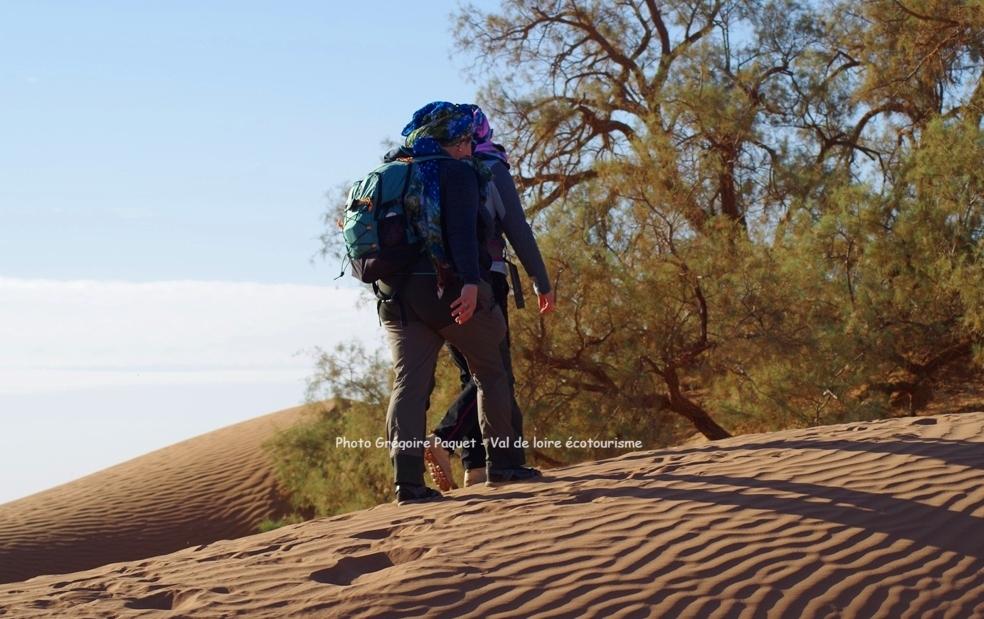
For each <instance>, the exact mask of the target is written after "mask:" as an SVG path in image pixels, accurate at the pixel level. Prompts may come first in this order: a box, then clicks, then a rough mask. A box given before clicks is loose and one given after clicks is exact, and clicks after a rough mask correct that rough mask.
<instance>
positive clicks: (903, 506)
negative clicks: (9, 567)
mask: <svg viewBox="0 0 984 619" xmlns="http://www.w3.org/2000/svg"><path fill="white" fill-rule="evenodd" d="M176 474H179V473H178V471H174V470H173V469H172V470H171V472H170V473H168V475H176ZM159 475H160V478H161V479H163V478H164V477H165V472H164V471H161V472H160V473H159ZM185 483H203V482H201V481H200V480H199V481H196V480H195V479H186V480H185ZM133 491H136V489H134V490H133ZM198 493H200V494H201V493H205V491H204V490H200V491H198ZM119 496H120V497H125V496H127V495H126V494H120V495H119ZM110 508H111V503H109V502H107V503H105V504H104V506H103V509H105V510H109V509H110ZM182 509H183V508H182V507H181V506H180V505H177V504H176V505H175V506H174V507H173V515H174V518H176V519H177V518H180V517H181V514H182ZM216 509H217V510H220V511H222V512H228V511H229V510H230V506H229V505H227V504H225V503H224V502H221V501H216ZM246 520H249V519H244V521H246ZM90 522H92V523H93V524H92V525H90V528H89V532H88V534H89V535H96V534H97V533H99V531H98V529H97V527H96V524H98V523H102V525H103V526H105V527H107V528H108V527H109V525H110V524H111V523H113V522H117V521H115V520H114V519H112V518H110V517H109V515H108V511H107V513H106V514H105V515H104V516H103V517H102V518H99V517H98V515H97V516H96V517H91V520H90ZM19 526H21V527H30V526H40V525H38V524H33V525H32V522H30V521H23V522H21V523H20V525H19ZM65 526H66V527H68V526H71V525H70V523H69V522H66V523H65ZM107 533H108V532H107ZM71 559H72V557H71V555H70V554H68V553H65V555H64V560H65V561H66V564H67V562H68V561H70V560H71ZM5 567H6V565H5ZM161 611H170V612H161ZM3 613H6V614H7V615H8V616H16V617H20V616H32V617H33V616H56V617H65V616H72V617H98V616H113V617H116V616H120V617H138V616H151V617H152V616H159V615H160V616H189V617H228V616H248V617H283V616H305V615H306V616H314V617H329V616H347V617H348V616H353V617H369V616H400V615H404V616H424V615H433V616H448V617H462V616H482V617H496V616H510V617H534V616H536V617H582V616H595V617H650V616H655V617H984V413H967V414H960V415H956V414H954V415H941V416H936V417H921V418H914V417H910V418H902V419H891V420H884V421H876V422H863V423H861V422H859V423H852V424H847V425H839V426H828V427H819V428H811V429H804V430H792V431H785V432H777V433H772V434H759V435H746V436H741V437H737V438H734V439H729V440H725V441H719V442H715V443H710V444H707V445H700V446H686V447H677V448H671V449H663V450H658V451H648V452H640V453H632V454H628V455H625V456H621V457H618V458H614V459H611V460H606V461H602V462H594V463H586V464H580V465H576V466H569V467H566V468H559V469H553V470H550V471H548V472H547V477H546V478H545V479H544V480H543V481H540V482H531V483H523V484H514V485H509V486H504V487H500V488H485V487H480V488H467V489H462V490H457V491H454V492H453V493H451V494H450V495H449V497H448V498H447V499H446V500H444V501H441V502H438V503H428V504H418V505H410V506H396V505H392V504H387V505H381V506H378V507H375V508H373V509H370V510H366V511H362V512H356V513H352V514H346V515H343V516H338V517H334V518H326V519H320V520H315V521H311V522H306V523H302V524H297V525H291V526H287V527H284V528H281V529H278V530H275V531H271V532H269V533H264V534H260V535H253V536H249V537H245V538H242V539H236V540H226V541H218V542H214V543H211V544H201V545H197V546H192V547H189V548H186V549H184V550H180V551H178V552H174V553H172V554H168V555H163V556H156V557H152V558H146V559H143V560H139V561H130V562H123V563H116V564H112V565H106V566H103V567H99V568H96V569H91V570H89V571H85V572H79V573H74V574H70V575H65V576H41V577H37V578H34V579H31V580H28V581H26V582H20V583H12V584H6V585H2V586H0V614H3Z"/></svg>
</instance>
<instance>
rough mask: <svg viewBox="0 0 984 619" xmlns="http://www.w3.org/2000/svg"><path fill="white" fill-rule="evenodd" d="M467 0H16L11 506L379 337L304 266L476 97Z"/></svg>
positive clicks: (274, 403) (270, 400)
mask: <svg viewBox="0 0 984 619" xmlns="http://www.w3.org/2000/svg"><path fill="white" fill-rule="evenodd" d="M456 4H457V3H456V2H453V1H451V0H427V1H424V2H403V1H398V0H387V1H361V2H328V1H317V2H315V1H290V2H274V1H269V2H251V1H242V0H235V1H232V0H225V1H217V0H194V1H192V0H183V1H178V0H167V1H164V0H159V1H150V0H148V1H137V2H134V1H130V0H127V1H108V0H106V1H99V0H93V1H90V2H72V1H70V0H64V1H61V2H52V1H45V0H6V1H3V2H0V421H2V423H3V427H4V430H3V431H2V432H0V503H3V502H4V501H8V500H11V499H14V498H16V497H18V496H23V495H26V494H29V493H32V492H36V491H38V490H41V489H43V488H46V487H49V486H51V485H53V484H56V483H60V482H64V481H68V480H71V479H73V478H76V477H78V476H80V475H83V474H85V473H89V472H92V471H95V470H97V469H99V468H103V467H105V466H109V465H111V464H114V463H116V462H119V461H122V460H125V459H127V458H130V457H134V456H137V455H140V454H142V453H145V452H147V451H150V450H151V449H154V448H157V447H162V446H164V445H166V444H169V443H172V442H175V441H177V440H180V439H183V438H187V437H189V436H193V435H195V434H198V433H201V432H205V431H207V430H211V429H214V428H217V427H220V426H223V425H226V424H229V423H231V422H234V421H238V420H242V419H246V418H249V417H253V416H256V415H260V414H263V413H267V412H271V411H273V410H276V409H279V408H284V407H288V406H292V405H294V404H297V403H299V402H300V401H301V400H302V399H303V391H304V389H303V387H304V378H305V377H306V376H307V375H309V374H310V373H311V372H312V369H313V361H312V360H311V358H310V355H309V354H303V353H301V351H303V350H304V349H307V348H310V347H312V346H317V345H320V346H323V347H326V348H330V347H331V346H332V345H333V344H334V343H336V342H338V341H340V340H342V339H346V340H348V339H351V338H352V337H353V335H356V336H359V337H361V338H362V339H364V340H365V341H367V342H368V343H369V344H370V345H372V343H373V342H374V341H375V342H376V343H377V344H378V342H379V337H380V336H379V334H378V325H377V322H376V318H375V316H374V313H373V311H372V307H371V306H369V307H357V306H356V304H355V302H354V300H355V298H356V295H357V294H358V293H357V291H356V290H355V285H354V283H353V282H354V280H352V278H348V277H346V278H345V279H343V280H341V281H342V282H343V284H342V285H343V286H344V287H343V288H341V289H335V288H333V287H331V286H332V285H336V283H335V282H334V281H333V278H334V276H335V275H336V274H337V271H338V265H337V264H336V263H325V262H317V263H315V264H313V265H312V264H311V262H310V259H311V257H312V256H313V255H314V254H315V253H316V252H317V250H318V247H319V243H318V241H317V237H318V235H319V234H320V232H321V223H320V216H321V215H322V214H323V212H324V211H325V209H326V206H327V204H326V200H325V192H326V191H328V190H330V189H332V188H335V187H337V186H338V185H340V184H341V183H342V182H344V181H346V180H348V181H351V180H354V179H355V178H357V177H358V176H361V175H362V174H364V173H365V172H367V171H368V170H370V169H371V168H372V167H374V166H375V165H376V164H377V162H378V161H379V156H380V155H381V153H382V150H383V149H382V147H381V144H382V143H383V142H384V141H386V140H394V139H396V138H397V137H398V136H399V132H400V129H402V127H403V125H404V124H405V123H406V122H407V120H409V118H410V115H411V114H412V112H413V111H414V110H415V109H416V108H417V107H419V106H421V105H423V104H424V103H426V102H428V101H431V100H434V99H447V100H452V101H458V102H464V101H470V100H472V98H473V96H474V93H475V92H476V90H477V85H476V83H474V82H473V81H470V80H469V79H468V78H467V77H466V76H465V75H464V73H463V71H464V69H465V68H466V67H467V66H468V65H469V64H470V59H468V58H461V59H452V58H451V54H452V51H453V46H452V37H451V32H450V30H451V28H452V22H451V20H450V19H449V15H450V13H451V12H452V11H453V10H455V8H456ZM489 5H490V3H488V2H486V3H485V6H489ZM82 280H84V281H82ZM177 280H180V281H177ZM202 282H207V283H204V284H203V283H202ZM299 353H301V354H299ZM380 419H382V416H381V417H380ZM380 424H381V425H380V431H381V432H382V422H380Z"/></svg>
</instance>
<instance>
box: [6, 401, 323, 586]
mask: <svg viewBox="0 0 984 619" xmlns="http://www.w3.org/2000/svg"><path fill="white" fill-rule="evenodd" d="M306 410H307V409H306V407H303V406H302V407H296V408H291V409H286V410H283V411H279V412H276V413H272V414H269V415H264V416H262V417H257V418H255V419H251V420H248V421H245V422H242V423H238V424H234V425H231V426H228V427H225V428H221V429H219V430H216V431H214V432H209V433H207V434H203V435H201V436H197V437H194V438H191V439H189V440H186V441H182V442H180V443H177V444H175V445H171V446H169V447H164V448H163V449H159V450H157V451H154V452H151V453H149V454H146V455H143V456H140V457H139V458H135V459H133V460H129V461H127V462H124V463H122V464H118V465H116V466H113V467H111V468H108V469H105V470H103V471H99V472H97V473H93V474H92V475H88V476H86V477H83V478H81V479H78V480H76V481H73V482H69V483H67V484H63V485H61V486H57V487H55V488H51V489H50V490H46V491H44V492H40V493H38V494H34V495H31V496H28V497H25V498H23V499H19V500H16V501H12V502H10V503H6V504H3V505H0V583H5V582H16V581H20V580H24V579H27V578H30V577H32V576H36V575H39V574H58V573H65V572H74V571H78V570H82V569H87V568H91V567H96V566H99V565H105V564H106V563H112V562H116V561H125V560H130V559H141V558H144V557H150V556H154V555H159V554H163V553H167V552H172V551H174V550H178V549H180V548H185V547H187V546H190V545H194V544H205V543H209V542H213V541H215V540H218V539H225V538H235V537H241V536H243V535H249V534H251V533H255V532H256V526H257V524H258V523H259V522H260V521H261V520H262V519H263V518H265V517H267V516H270V515H272V514H274V513H277V512H282V511H283V510H284V509H285V508H286V504H285V501H284V498H283V497H282V496H281V493H280V491H279V490H278V487H277V482H276V479H275V476H274V471H273V466H272V463H271V461H270V459H269V458H268V456H267V454H266V452H265V451H264V449H263V447H262V445H263V443H264V442H265V441H266V440H267V439H268V438H270V437H271V436H273V434H274V433H275V432H276V431H277V429H278V428H284V427H288V426H290V425H292V424H293V423H296V421H297V420H298V419H300V417H301V415H303V414H304V413H305V411H306Z"/></svg>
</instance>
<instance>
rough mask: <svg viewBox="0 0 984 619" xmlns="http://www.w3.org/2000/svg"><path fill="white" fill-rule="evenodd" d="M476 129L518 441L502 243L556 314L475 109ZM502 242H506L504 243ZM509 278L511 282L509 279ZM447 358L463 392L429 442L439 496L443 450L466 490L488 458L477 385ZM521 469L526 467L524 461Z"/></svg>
mask: <svg viewBox="0 0 984 619" xmlns="http://www.w3.org/2000/svg"><path fill="white" fill-rule="evenodd" d="M473 117H474V119H475V128H474V132H473V133H472V140H473V143H474V157H475V158H476V159H478V160H480V161H482V162H483V163H484V164H485V165H486V166H487V167H488V168H489V169H490V170H491V171H492V177H493V183H494V185H495V191H494V192H493V193H492V195H491V198H492V199H490V200H487V207H488V208H487V210H490V211H492V212H491V213H490V214H491V215H492V216H493V221H494V227H493V234H492V235H491V237H490V238H489V239H488V241H487V243H486V247H487V249H488V252H489V255H490V258H491V260H492V266H491V267H490V271H491V284H492V292H493V295H494V297H495V301H496V304H497V305H498V306H499V308H500V309H501V310H502V314H503V318H504V319H505V322H506V337H505V338H503V340H502V343H501V344H500V346H501V353H502V359H503V364H504V365H505V368H506V372H507V373H508V375H509V391H510V400H511V407H512V410H511V418H510V420H511V423H512V426H513V431H514V432H515V433H516V436H517V437H520V438H522V435H523V414H522V411H521V410H520V408H519V405H518V404H517V403H516V398H515V394H514V393H513V392H514V386H515V378H514V376H513V372H512V355H511V353H510V341H509V312H508V310H507V307H508V299H509V280H510V278H511V279H512V280H513V286H514V287H515V288H516V290H515V293H514V295H515V298H516V300H517V307H522V304H521V299H522V289H521V288H520V287H519V286H518V284H519V276H518V273H517V272H516V268H515V266H513V265H512V264H511V263H509V262H507V261H506V258H505V248H506V240H508V241H509V245H510V246H511V247H512V248H513V251H514V252H515V253H516V256H517V257H518V258H519V261H520V263H522V265H523V268H524V270H525V271H526V273H527V274H528V275H529V276H530V277H531V278H532V279H533V289H534V291H535V292H536V294H537V300H538V306H539V311H540V313H541V314H546V313H549V312H551V311H553V310H554V307H555V303H556V301H555V296H554V293H553V291H552V289H551V287H550V279H549V277H548V276H547V268H546V266H545V265H544V263H543V257H542V256H541V254H540V249H539V247H538V246H537V244H536V239H535V238H534V236H533V231H532V229H531V228H530V225H529V223H528V222H527V221H526V214H525V213H524V211H523V207H522V204H521V203H520V200H519V192H518V191H517V190H516V184H515V182H514V181H513V179H512V176H511V174H510V173H509V158H508V156H507V155H506V150H505V148H503V147H502V146H501V145H500V144H497V143H495V142H493V141H492V134H493V131H492V128H491V126H490V125H489V121H488V118H487V117H486V116H485V113H484V112H483V111H482V108H480V107H479V106H477V105H475V106H473ZM503 237H505V238H503ZM510 276H511V277H510ZM448 349H449V351H450V353H451V358H452V360H453V361H454V363H455V365H457V366H458V369H459V370H460V378H461V393H460V394H459V395H458V397H457V398H456V399H455V401H454V402H453V403H452V404H451V406H450V407H449V408H448V410H447V412H446V413H445V415H444V418H443V419H441V421H440V423H439V424H438V425H437V428H436V429H435V430H434V432H433V433H432V434H430V435H429V436H428V437H427V448H426V451H425V459H426V461H427V466H428V469H429V470H430V473H431V477H432V478H433V479H434V481H435V483H436V484H437V485H438V487H439V488H440V489H441V490H442V491H448V490H450V489H452V488H454V487H456V485H455V483H454V481H453V478H452V474H451V457H450V456H451V455H453V453H454V451H453V448H452V449H447V448H445V447H447V446H452V445H455V444H459V445H462V447H461V462H462V465H463V467H464V469H465V475H464V485H465V486H471V485H474V484H479V483H483V482H485V481H486V454H485V449H484V448H483V446H482V441H481V429H480V427H479V423H478V407H477V405H476V404H477V402H476V395H477V386H476V385H475V382H474V380H472V376H471V371H470V369H469V367H468V363H467V361H466V359H465V356H464V355H462V354H461V352H460V351H459V350H458V349H456V348H455V347H454V345H453V344H449V345H448ZM524 464H525V462H524Z"/></svg>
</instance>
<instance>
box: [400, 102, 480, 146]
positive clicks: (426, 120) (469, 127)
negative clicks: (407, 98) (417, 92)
mask: <svg viewBox="0 0 984 619" xmlns="http://www.w3.org/2000/svg"><path fill="white" fill-rule="evenodd" d="M474 107H475V106H473V105H468V104H462V105H458V104H455V103H450V102H448V101H432V102H431V103H428V104H427V105H425V106H424V107H422V108H420V109H419V110H417V111H416V112H414V113H413V119H412V120H411V121H410V122H409V123H407V126H406V127H404V128H403V133H402V135H403V136H404V137H405V138H406V139H407V140H406V144H407V146H409V147H411V148H413V147H414V146H415V145H416V143H417V142H418V141H420V140H421V139H423V138H432V139H433V140H434V141H436V142H438V143H444V144H448V143H450V142H455V141H457V140H458V139H460V138H463V137H465V136H466V135H469V134H471V133H472V132H473V131H474V130H475V126H474V123H475V120H474V117H473V108H474Z"/></svg>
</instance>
